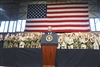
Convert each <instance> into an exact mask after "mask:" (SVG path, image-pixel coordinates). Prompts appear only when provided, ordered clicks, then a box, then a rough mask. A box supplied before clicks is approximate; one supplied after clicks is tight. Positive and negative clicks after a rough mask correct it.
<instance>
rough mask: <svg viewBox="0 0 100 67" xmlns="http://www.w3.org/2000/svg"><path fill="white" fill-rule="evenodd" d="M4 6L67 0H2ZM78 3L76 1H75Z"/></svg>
mask: <svg viewBox="0 0 100 67" xmlns="http://www.w3.org/2000/svg"><path fill="white" fill-rule="evenodd" d="M0 1H1V2H0V3H2V4H7V3H19V2H33V1H48V2H61V1H63V2H64V1H67V0H0ZM74 1H76V0H74ZM80 1H81V0H80Z"/></svg>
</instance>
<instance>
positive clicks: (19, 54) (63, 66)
mask: <svg viewBox="0 0 100 67" xmlns="http://www.w3.org/2000/svg"><path fill="white" fill-rule="evenodd" d="M99 63H100V51H99V50H89V49H57V55H56V67H98V66H99ZM0 66H10V67H42V49H28V48H27V49H25V48H22V49H21V48H10V49H3V48H1V49H0Z"/></svg>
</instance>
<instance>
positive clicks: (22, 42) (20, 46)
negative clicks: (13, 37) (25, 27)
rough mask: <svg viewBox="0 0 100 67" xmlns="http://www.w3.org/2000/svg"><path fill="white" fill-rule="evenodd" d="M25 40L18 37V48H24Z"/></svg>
mask: <svg viewBox="0 0 100 67" xmlns="http://www.w3.org/2000/svg"><path fill="white" fill-rule="evenodd" d="M25 40H26V38H25V37H20V38H19V41H20V42H19V48H24V46H25Z"/></svg>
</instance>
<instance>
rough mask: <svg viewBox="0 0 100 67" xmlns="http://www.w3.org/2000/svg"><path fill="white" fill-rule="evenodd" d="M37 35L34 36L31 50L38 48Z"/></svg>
mask: <svg viewBox="0 0 100 67" xmlns="http://www.w3.org/2000/svg"><path fill="white" fill-rule="evenodd" d="M37 40H38V39H37V35H36V34H34V37H33V38H32V39H31V48H36V46H37Z"/></svg>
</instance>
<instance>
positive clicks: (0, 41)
mask: <svg viewBox="0 0 100 67" xmlns="http://www.w3.org/2000/svg"><path fill="white" fill-rule="evenodd" d="M2 45H3V35H2V34H0V48H1V47H2Z"/></svg>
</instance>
